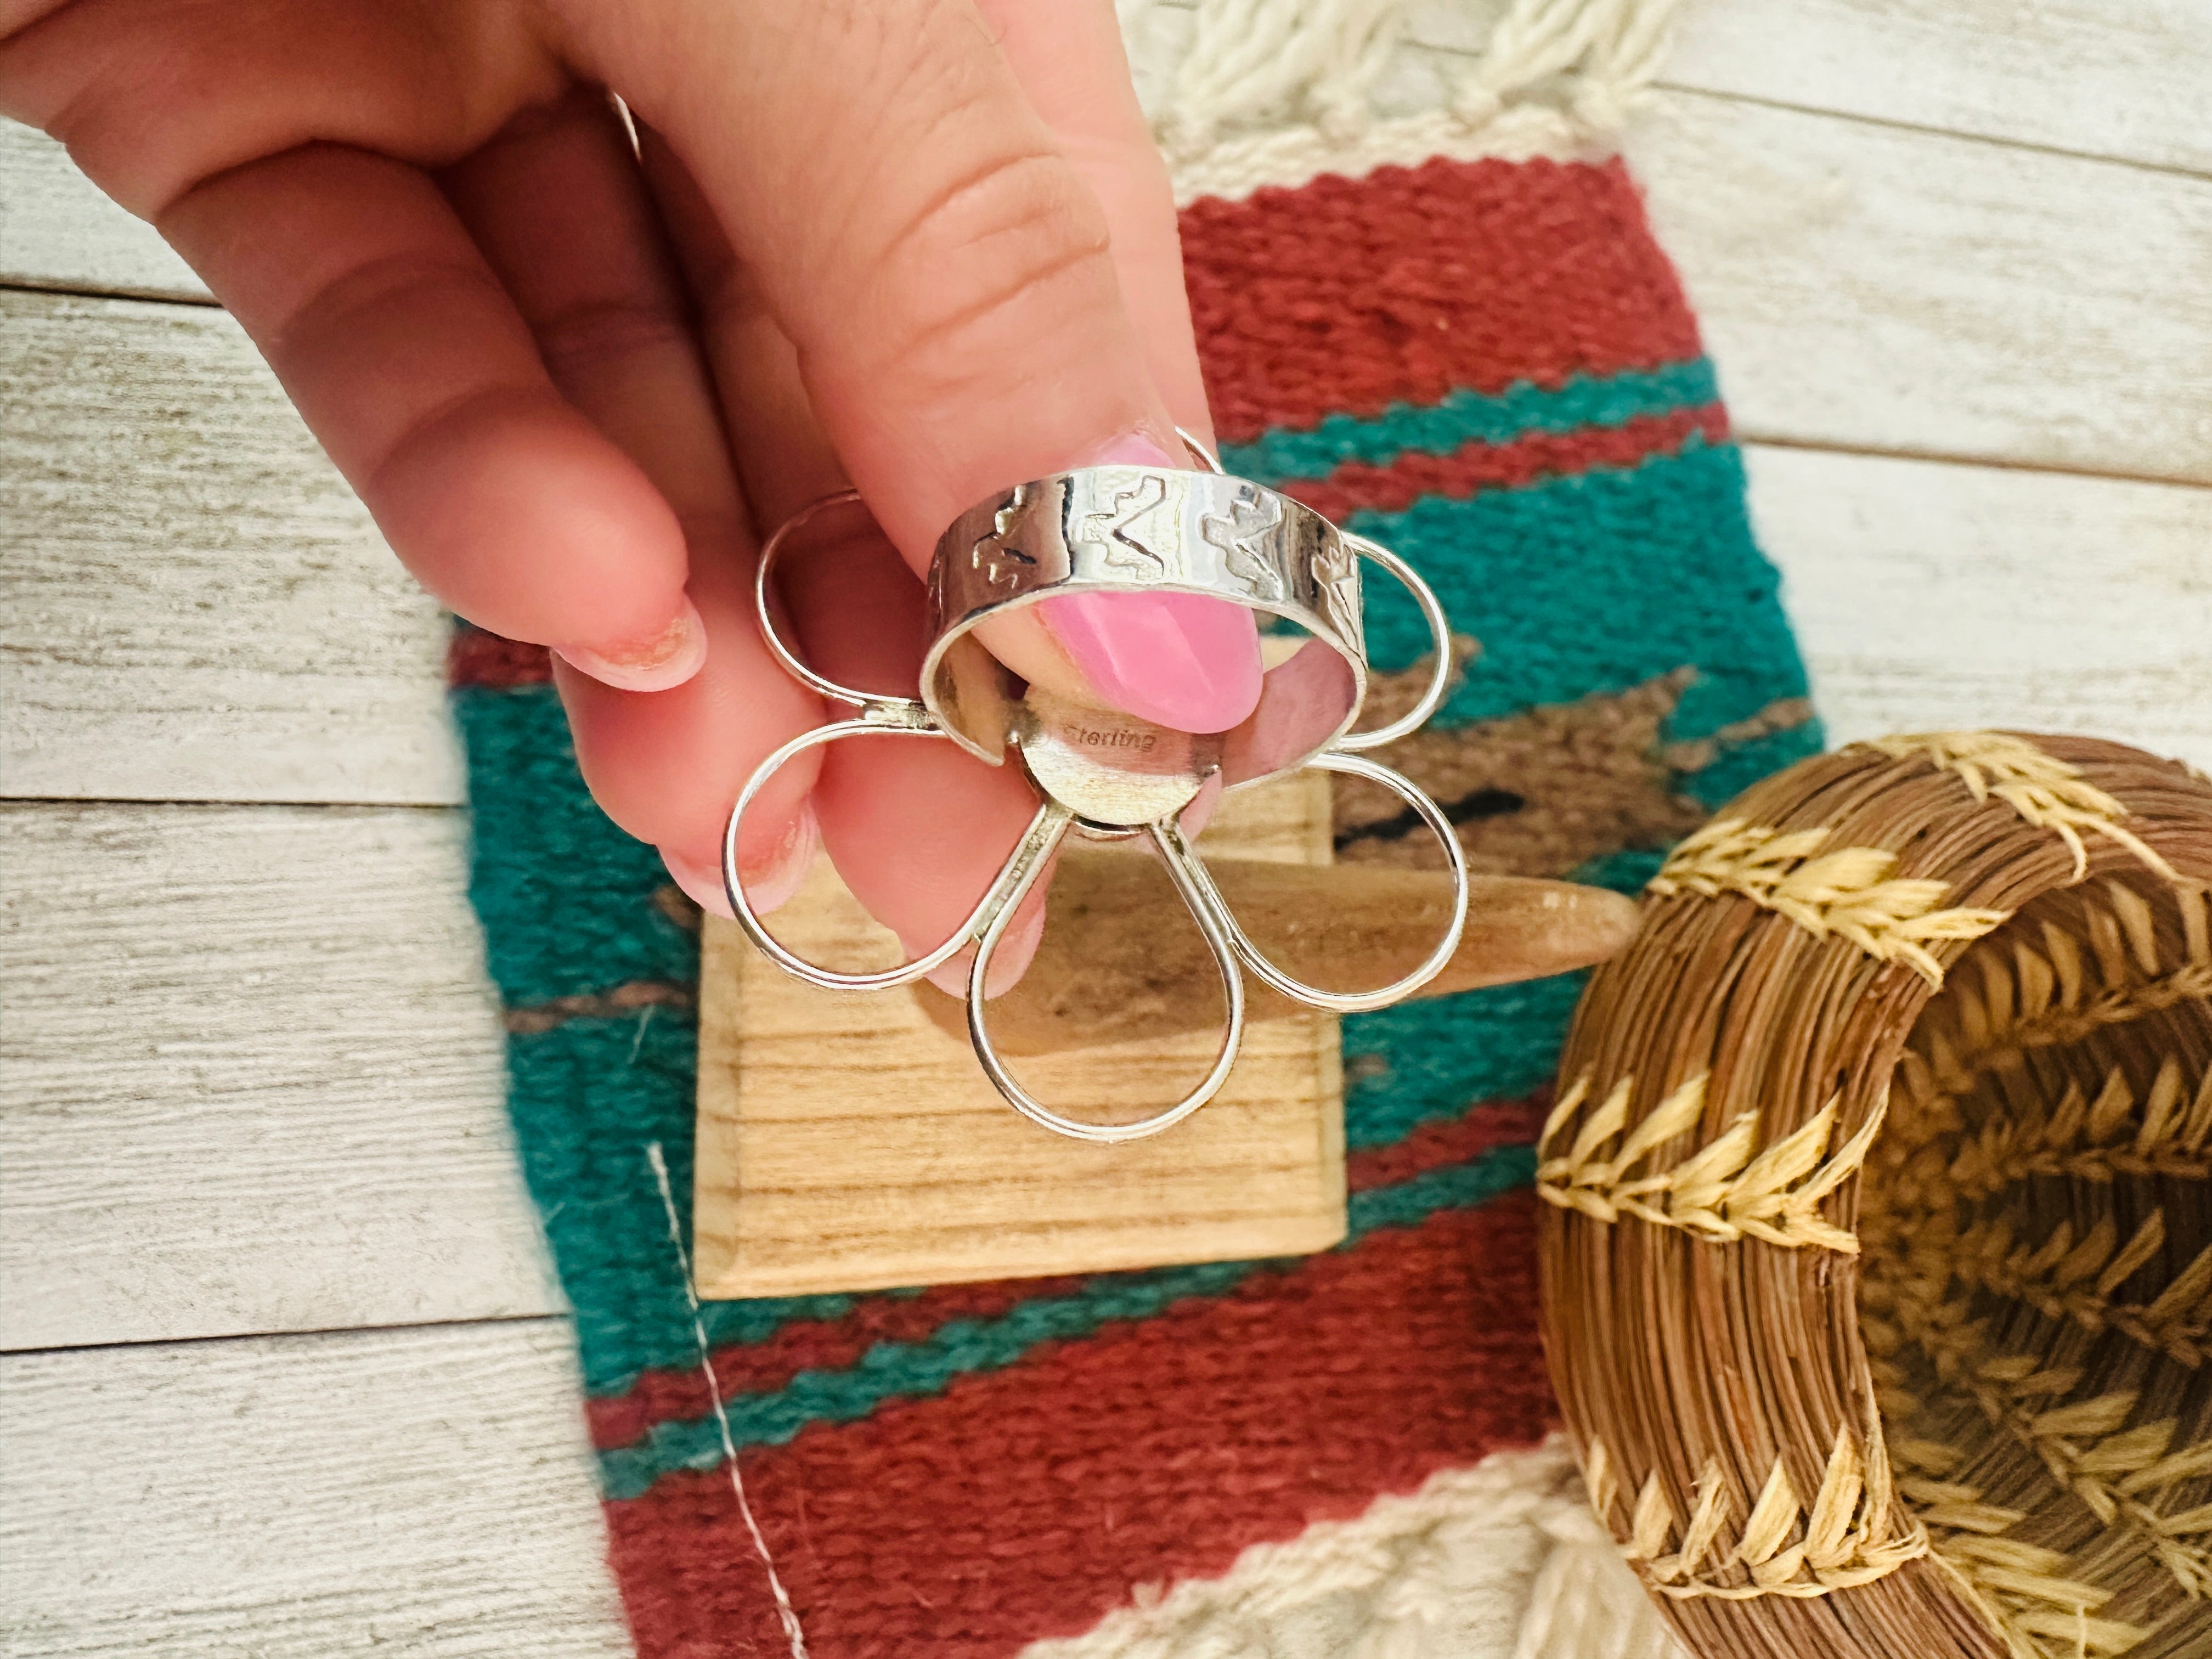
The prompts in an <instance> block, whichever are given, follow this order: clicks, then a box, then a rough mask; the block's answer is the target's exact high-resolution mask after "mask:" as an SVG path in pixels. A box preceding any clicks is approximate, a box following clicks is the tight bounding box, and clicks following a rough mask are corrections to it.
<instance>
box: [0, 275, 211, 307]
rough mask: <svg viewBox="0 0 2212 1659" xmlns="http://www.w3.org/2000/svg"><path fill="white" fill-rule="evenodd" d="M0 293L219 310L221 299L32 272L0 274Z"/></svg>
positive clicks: (169, 290) (172, 290) (171, 290)
mask: <svg viewBox="0 0 2212 1659" xmlns="http://www.w3.org/2000/svg"><path fill="white" fill-rule="evenodd" d="M0 294H52V295H59V296H61V297H62V298H64V299H74V300H130V301H134V302H135V303H137V304H139V305H154V306H188V307H191V309H192V310H194V311H221V310H222V308H223V306H222V301H220V300H218V299H216V297H215V296H214V295H211V294H210V295H208V296H207V297H206V298H204V299H202V298H200V297H199V296H198V295H191V294H179V293H177V292H176V291H175V290H174V289H149V288H85V287H82V286H81V285H79V284H77V283H70V282H66V281H59V282H52V283H42V282H40V280H39V279H38V278H37V277H35V276H24V275H22V274H21V273H20V272H18V273H16V274H14V275H11V276H5V277H0Z"/></svg>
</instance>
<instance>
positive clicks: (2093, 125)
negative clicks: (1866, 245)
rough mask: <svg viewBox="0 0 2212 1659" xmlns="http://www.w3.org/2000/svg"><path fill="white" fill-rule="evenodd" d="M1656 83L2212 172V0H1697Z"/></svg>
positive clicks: (1468, 21)
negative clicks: (2210, 92)
mask: <svg viewBox="0 0 2212 1659" xmlns="http://www.w3.org/2000/svg"><path fill="white" fill-rule="evenodd" d="M1170 3H1173V0H1170ZM1504 9H1505V6H1504V0H1417V3H1416V4H1415V5H1414V6H1413V9H1412V11H1411V13H1410V14H1409V15H1408V18H1407V39H1409V40H1414V41H1418V42H1420V43H1422V44H1424V45H1427V46H1436V47H1439V48H1443V49H1445V50H1447V51H1449V52H1452V53H1454V54H1455V55H1456V56H1465V55H1468V54H1470V53H1473V52H1479V51H1480V50H1481V48H1482V45H1483V43H1484V41H1486V40H1487V39H1488V38H1489V34H1490V31H1491V28H1492V26H1493V25H1494V23H1495V22H1496V21H1497V18H1498V15H1500V14H1501V13H1502V12H1503V11H1504ZM1658 83H1659V84H1660V85H1661V86H1662V87H1671V88H1680V89H1685V90H1688V91H1694V92H1714V93H1725V94H1733V95H1735V96H1738V97H1743V98H1750V99H1756V100H1760V101H1762V102H1766V103H1779V104H1791V105H1795V106H1798V107H1800V108H1802V109H1807V110H1813V111H1817V112H1825V113H1828V114H1833V115H1850V116H1857V117H1863V118H1868V119H1872V120H1878V121H1892V122H1897V123H1900V124H1903V125H1909V126H1916V127H1925V128H1929V129H1930V130H1932V131H1942V132H1955V133H1960V134H1963V135H1968V136H1972V137H1983V138H1990V139H1996V140H1998V141H2008V142H2011V143H2019V144H2033V145H2039V146H2043V147H2045V148H2049V149H2062V150H2072V151H2075V152H2076V153H2079V154H2081V155H2100V156H2106V157H2109V158H2112V159H2113V160H2117V161H2136V162H2142V163H2146V164H2148V165H2151V166H2157V167H2187V168H2194V169H2196V170H2197V171H2198V172H2212V135H2208V134H2207V132H2206V130H2205V124H2204V120H2203V106H2204V101H2205V88H2207V87H2212V0H2034V3H2032V4H2031V3H2025V0H1978V3H1974V4H1968V5H1962V4H1960V0H1689V3H1686V4H1685V5H1683V6H1682V7H1681V8H1680V10H1679V12H1678V13H1677V15H1676V20H1675V23H1674V40H1673V43H1672V45H1671V46H1670V48H1669V50H1668V54H1667V57H1666V59H1665V61H1664V63H1663V64H1662V66H1661V70H1660V74H1659V82H1658Z"/></svg>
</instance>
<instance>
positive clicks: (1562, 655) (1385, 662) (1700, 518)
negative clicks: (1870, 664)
mask: <svg viewBox="0 0 2212 1659" xmlns="http://www.w3.org/2000/svg"><path fill="white" fill-rule="evenodd" d="M1352 527H1353V528H1354V529H1357V530H1358V531H1359V532H1361V533H1362V534H1363V535H1368V536H1372V537H1373V538H1375V539H1376V540H1377V541H1379V542H1382V543H1383V544H1385V545H1386V546H1388V547H1390V548H1392V549H1393V550H1395V551H1396V552H1397V553H1398V554H1399V555H1400V556H1401V557H1403V558H1405V559H1406V560H1407V561H1408V562H1411V563H1412V564H1413V567H1414V568H1415V569H1417V570H1419V572H1420V573H1421V574H1422V575H1423V576H1425V577H1426V578H1427V579H1428V581H1429V584H1430V586H1432V587H1433V588H1435V590H1436V592H1437V598H1438V599H1441V600H1442V601H1443V607H1444V611H1445V614H1446V615H1447V616H1449V617H1452V618H1453V619H1454V620H1455V623H1457V624H1458V625H1459V626H1461V627H1462V628H1464V629H1466V630H1467V631H1468V633H1470V634H1473V635H1474V636H1475V637H1476V638H1477V639H1479V640H1480V641H1482V651H1481V653H1480V655H1479V656H1477V657H1476V658H1475V659H1474V662H1473V663H1472V664H1471V665H1469V667H1468V675H1467V678H1466V679H1465V681H1464V682H1462V684H1461V685H1460V688H1459V690H1457V691H1455V693H1454V694H1453V695H1452V696H1451V698H1450V700H1449V702H1446V703H1445V704H1444V707H1443V710H1442V711H1441V712H1440V714H1438V716H1437V720H1438V723H1439V724H1441V725H1444V726H1456V725H1463V724H1465V723H1467V722H1468V721H1471V720H1492V719H1498V718H1502V717H1504V716H1505V715H1509V714H1521V713H1522V712H1524V711H1526V710H1527V709H1528V708H1534V707H1538V706H1541V705H1542V704H1546V703H1564V702H1573V701H1574V700H1575V699H1576V698H1577V697H1584V696H1589V694H1590V693H1592V692H1596V691H1602V692H1620V691H1626V690H1629V689H1630V688H1631V687H1632V686H1637V685H1641V684H1644V682H1646V681H1647V680H1651V679H1655V678H1657V677H1659V676H1660V675H1662V674H1667V673H1671V672H1672V671H1674V670H1675V669H1678V668H1680V667H1683V666H1685V665H1689V666H1692V667H1695V668H1696V669H1697V670H1698V671H1699V676H1698V679H1697V682H1696V684H1693V685H1692V686H1691V687H1690V689H1689V690H1688V691H1686V693H1685V694H1684V695H1683V697H1682V701H1681V703H1680V707H1679V708H1677V709H1676V711H1675V714H1674V720H1673V722H1672V724H1671V725H1670V726H1669V729H1668V736H1669V737H1670V738H1700V737H1705V736H1706V735H1708V734H1709V733H1711V732H1714V731H1716V730H1717V729H1718V728H1719V727H1721V726H1725V725H1727V724H1729V722H1730V721H1733V720H1744V719H1747V718H1748V717H1750V716H1751V715H1753V714H1757V713H1759V710H1761V709H1762V708H1765V707H1766V706H1767V705H1768V704H1769V703H1771V702H1774V701H1775V700H1776V699H1777V698H1780V697H1792V696H1804V695H1805V670H1804V665H1803V664H1802V662H1801V661H1800V660H1799V659H1798V655H1797V645H1796V641H1795V640H1793V639H1792V638H1791V637H1790V626H1789V623H1787V622H1785V621H1784V618H1783V614H1782V605H1781V603H1780V599H1779V598H1778V592H1779V590H1780V587H1781V577H1780V576H1779V575H1778V574H1777V573H1776V571H1775V569H1774V567H1773V566H1772V565H1771V564H1769V563H1767V562H1766V560H1765V557H1764V556H1761V555H1760V553H1759V548H1758V546H1757V544H1755V543H1754V542H1753V539H1752V534H1751V524H1750V520H1748V519H1747V516H1746V515H1745V512H1744V506H1743V465H1742V461H1741V457H1740V456H1739V455H1738V453H1737V451H1736V448H1735V445H1733V444H1713V443H1708V442H1706V441H1705V440H1703V439H1702V438H1693V439H1692V440H1691V441H1689V442H1688V443H1686V444H1685V445H1684V446H1683V447H1682V448H1681V450H1680V452H1679V453H1674V454H1671V455H1655V456H1653V457H1651V458H1650V459H1648V460H1645V461H1644V462H1642V463H1640V464H1639V465H1636V466H1632V467H1626V468H1608V469H1605V470H1601V471H1593V472H1585V473H1580V474H1577V475H1576V476H1574V477H1565V478H1547V479H1545V480H1543V481H1542V482H1541V483H1533V484H1529V485H1527V486H1526V487H1524V488H1522V489H1497V490H1486V491H1485V492H1483V493H1482V494H1480V495H1474V496H1472V497H1469V498H1468V499H1466V500H1460V501H1453V500H1447V499H1445V498H1444V497H1442V496H1436V495H1431V496H1428V497H1425V498H1424V499H1423V500H1421V501H1416V502H1415V503H1414V504H1413V506H1412V507H1408V508H1407V509H1406V510H1405V511H1404V512H1402V513H1355V514H1354V515H1353V517H1352ZM1367 644H1368V652H1369V654H1370V656H1371V657H1372V658H1373V659H1374V660H1375V661H1376V664H1377V665H1379V666H1381V667H1383V668H1386V669H1392V668H1402V667H1405V666H1407V665H1409V664H1411V663H1412V662H1413V660H1414V659H1416V658H1418V657H1419V655H1420V654H1421V653H1423V652H1424V651H1425V650H1426V649H1427V648H1428V645H1429V634H1428V629H1427V626H1426V624H1425V623H1423V621H1422V619H1421V615H1420V612H1419V611H1417V610H1416V609H1415V608H1414V606H1413V601H1412V600H1411V599H1408V598H1407V596H1406V594H1405V592H1404V591H1403V590H1402V589H1401V588H1400V587H1399V586H1397V584H1396V583H1395V582H1389V581H1373V582H1370V583H1368V584H1367Z"/></svg>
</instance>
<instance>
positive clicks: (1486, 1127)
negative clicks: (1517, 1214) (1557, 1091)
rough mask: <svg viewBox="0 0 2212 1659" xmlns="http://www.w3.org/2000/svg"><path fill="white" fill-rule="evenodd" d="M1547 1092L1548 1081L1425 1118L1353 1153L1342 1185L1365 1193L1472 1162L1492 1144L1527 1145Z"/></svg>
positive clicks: (1547, 1102) (1539, 1121) (1540, 1119)
mask: <svg viewBox="0 0 2212 1659" xmlns="http://www.w3.org/2000/svg"><path fill="white" fill-rule="evenodd" d="M1550 1095H1551V1090H1550V1088H1549V1086H1548V1085H1547V1087H1546V1088H1545V1090H1544V1091H1542V1093H1541V1094H1539V1095H1538V1096H1536V1097H1534V1098H1532V1099H1528V1100H1493V1101H1487V1102H1486V1103H1483V1104H1482V1105H1480V1106H1478V1107H1476V1108H1475V1109H1474V1110H1473V1111H1471V1112H1469V1113H1468V1115H1466V1116H1465V1117H1462V1118H1454V1119H1452V1120H1450V1121H1448V1122H1443V1123H1424V1124H1423V1125H1421V1127H1419V1128H1418V1129H1416V1130H1414V1131H1413V1133H1411V1134H1409V1135H1407V1137H1406V1138H1405V1139H1403V1140H1400V1141H1395V1142H1393V1143H1392V1144H1391V1145H1389V1146H1376V1147H1371V1148H1370V1149H1369V1150H1367V1151H1365V1152H1353V1153H1351V1154H1350V1155H1349V1156H1347V1157H1346V1158H1345V1160H1344V1178H1345V1184H1346V1186H1347V1187H1348V1188H1351V1189H1352V1191H1353V1192H1355V1193H1364V1192H1366V1191H1368V1190H1369V1189H1370V1188H1375V1187H1389V1186H1395V1184H1396V1183H1397V1182H1401V1181H1411V1180H1412V1179H1413V1177H1414V1176H1419V1175H1425V1174H1427V1173H1428V1172H1429V1171H1430V1170H1443V1169H1449V1168H1450V1167H1451V1166H1452V1165H1454V1164H1467V1163H1470V1162H1472V1161H1473V1160H1474V1159H1475V1158H1480V1156H1482V1154H1483V1153H1485V1152H1488V1151H1489V1150H1490V1149H1491V1148H1492V1147H1493V1146H1528V1145H1529V1144H1530V1143H1532V1142H1533V1141H1534V1139H1536V1131H1537V1130H1538V1129H1540V1128H1541V1127H1543V1123H1544V1114H1545V1112H1546V1111H1547V1110H1548V1109H1549V1105H1550Z"/></svg>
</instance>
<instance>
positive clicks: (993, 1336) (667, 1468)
mask: <svg viewBox="0 0 2212 1659" xmlns="http://www.w3.org/2000/svg"><path fill="white" fill-rule="evenodd" d="M1535 1171H1536V1154H1535V1151H1534V1148H1533V1147H1528V1146H1505V1147H1498V1148H1496V1149H1494V1150H1492V1151H1491V1152H1486V1153H1484V1154H1483V1155H1482V1156H1481V1157H1480V1158H1475V1159H1474V1160H1472V1161H1471V1162H1469V1163H1467V1164H1458V1165H1455V1166H1454V1167H1452V1168H1450V1169H1446V1170H1430V1171H1429V1172H1427V1173H1426V1174H1425V1175H1420V1176H1415V1177H1414V1178H1413V1180H1411V1181H1407V1182H1400V1183H1399V1184H1397V1185H1395V1186H1391V1187H1379V1188H1375V1189H1373V1190H1372V1191H1370V1192H1364V1193H1357V1194H1353V1195H1352V1200H1351V1204H1350V1206H1349V1209H1350V1219H1351V1234H1350V1237H1347V1238H1346V1241H1345V1243H1344V1244H1343V1245H1340V1246H1339V1247H1338V1248H1339V1249H1346V1248H1349V1247H1350V1246H1351V1245H1352V1244H1353V1243H1357V1242H1358V1240H1359V1239H1360V1238H1361V1237H1364V1236H1365V1235H1366V1234H1369V1233H1371V1232H1374V1231H1376V1230H1378V1229H1381V1228H1386V1227H1411V1226H1416V1225H1419V1224H1420V1223H1421V1222H1423V1221H1425V1220H1426V1219H1427V1218H1429V1217H1431V1216H1432V1215H1435V1214H1437V1212H1439V1211H1443V1210H1447V1209H1459V1208H1465V1207H1468V1206H1473V1205H1476V1204H1480V1203H1481V1202H1483V1201H1484V1200H1486V1199H1490V1198H1493V1197H1495V1196H1497V1195H1498V1194H1500V1193H1503V1192H1506V1191H1509V1190H1510V1189H1511V1188H1516V1187H1521V1186H1526V1185H1527V1184H1528V1182H1530V1181H1532V1180H1534V1177H1535ZM1295 1266H1296V1263H1295V1262H1273V1261H1221V1262H1206V1263H1204V1264H1202V1265H1200V1266H1198V1267H1168V1268H1162V1269H1159V1270H1158V1271H1156V1272H1152V1273H1115V1274H1111V1275H1108V1276H1104V1277H1102V1278H1099V1279H1093V1280H1091V1282H1090V1283H1089V1284H1087V1285H1085V1286H1084V1288H1083V1289H1082V1290H1080V1291H1076V1292H1075V1293H1073V1295H1070V1296H1059V1297H1038V1298H1037V1299H1036V1300H1035V1301H1033V1302H1025V1303H1024V1304H1021V1306H1019V1307H1018V1308H1016V1309H1015V1310H1013V1311H1012V1312H1011V1313H1008V1314H1006V1315H1004V1316H1000V1317H999V1318H997V1319H960V1320H954V1321H951V1322H949V1323H947V1324H946V1325H945V1326H944V1327H943V1328H940V1329H939V1330H938V1331H936V1332H933V1334H931V1335H929V1336H928V1337H927V1338H925V1339H924V1340H921V1341H919V1342H883V1343H878V1344H877V1345H876V1346H874V1347H873V1348H871V1349H870V1350H869V1351H868V1352H867V1354H866V1357H864V1358H862V1359H861V1361H860V1364H857V1365H855V1366H854V1367H852V1368H851V1369H849V1370H842V1371H805V1372H802V1373H801V1374H800V1375H799V1376H796V1377H793V1379H792V1381H791V1383H789V1385H788V1386H787V1387H785V1388H782V1389H777V1390H775V1392H773V1393H769V1394H757V1395H744V1396H741V1397H739V1398H738V1399H735V1400H732V1401H729V1402H727V1411H728V1414H729V1421H730V1436H731V1438H732V1441H733V1442H734V1443H736V1444H737V1445H738V1446H740V1447H744V1446H780V1445H782V1444H784V1443H787V1441H789V1440H790V1439H791V1438H792V1437H793V1436H794V1435H796V1434H798V1432H799V1431H800V1430H801V1429H803V1428H805V1426H806V1425H808V1424H810V1423H850V1422H854V1421H857V1420H858V1419H861V1418H864V1417H866V1416H867V1415H868V1414H869V1413H871V1412H872V1411H874V1410H875V1408H876V1407H878V1406H879V1405H882V1404H883V1403H884V1401H887V1400H893V1399H918V1398H924V1397H927V1396H929V1395H936V1394H939V1393H942V1392H943V1391H944V1389H945V1385H946V1384H948V1383H951V1381H952V1379H953V1378H955V1377H957V1376H963V1375H967V1374H969V1373H972V1372H977V1371H992V1370H1004V1369H1005V1368H1006V1367H1007V1366H1009V1365H1012V1364H1018V1362H1019V1361H1020V1360H1021V1359H1022V1358H1024V1356H1025V1355H1027V1354H1029V1353H1030V1352H1032V1351H1034V1350H1035V1349H1036V1347H1037V1346H1039V1345H1041V1344H1042V1343H1046V1342H1055V1341H1066V1340H1070V1339H1073V1338H1080V1337H1085V1336H1089V1335H1091V1334H1093V1333H1095V1332H1096V1331H1097V1329H1098V1328H1099V1327H1100V1326H1102V1325H1103V1324H1106V1323H1107V1322H1109V1321H1114V1320H1124V1319H1146V1318H1149V1317H1151V1316H1153V1315H1155V1314H1158V1313H1160V1312H1162V1311H1164V1310H1166V1309H1167V1308H1169V1307H1170V1306H1172V1305H1173V1304H1176V1303H1177V1302H1181V1301H1183V1300H1185V1299H1186V1298H1188V1297H1197V1296H1220V1295H1223V1294H1224V1293H1225V1292H1227V1291H1231V1290H1233V1289H1235V1288H1236V1286H1237V1285H1238V1284H1240V1283H1242V1282H1243V1280H1244V1279H1249V1277H1251V1276H1252V1275H1253V1274H1254V1273H1259V1272H1261V1271H1266V1270H1270V1269H1273V1270H1276V1271H1283V1270H1287V1269H1289V1268H1291V1267H1295ZM721 1461H722V1443H721V1436H720V1430H719V1429H718V1428H717V1427H716V1425H715V1423H714V1419H712V1418H691V1419H682V1420H679V1421H674V1422H666V1423H659V1424H655V1425H653V1429H652V1431H650V1432H649V1433H647V1436H646V1437H645V1438H644V1439H642V1440H640V1441H638V1442H636V1443H634V1444H632V1445H628V1446H623V1447H619V1448H617V1449H613V1450H611V1451H605V1452H602V1453H600V1454H599V1481H600V1486H601V1487H602V1489H603V1490H604V1491H605V1493H606V1495H607V1496H608V1497H609V1498H635V1497H637V1496H639V1495H640V1494H641V1493H642V1492H645V1491H646V1490H647V1488H648V1487H650V1486H652V1485H653V1482H654V1481H655V1480H659V1478H660V1477H661V1476H662V1475H664V1474H670V1473H671V1472H672V1471H674V1470H677V1469H711V1468H714V1467H715V1466H716V1465H717V1464H719V1463H720V1462H721Z"/></svg>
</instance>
